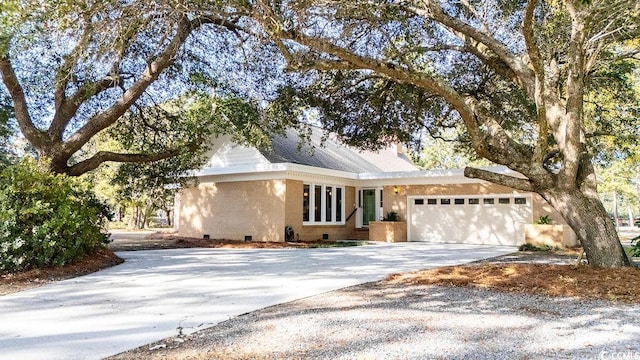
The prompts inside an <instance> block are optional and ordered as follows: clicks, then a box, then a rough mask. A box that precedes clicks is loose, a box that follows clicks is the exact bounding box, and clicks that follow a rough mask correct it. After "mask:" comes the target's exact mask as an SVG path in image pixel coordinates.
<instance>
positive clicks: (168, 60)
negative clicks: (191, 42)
mask: <svg viewBox="0 0 640 360" xmlns="http://www.w3.org/2000/svg"><path fill="white" fill-rule="evenodd" d="M205 24H216V25H218V26H222V27H225V28H228V29H229V28H231V29H237V26H236V25H235V24H234V23H233V22H230V21H228V20H226V19H222V18H218V17H214V16H205V17H198V18H195V19H193V20H189V19H188V18H187V17H186V16H185V17H182V18H181V19H180V21H179V22H178V25H177V28H176V32H175V34H174V36H173V38H172V39H171V41H170V42H169V44H168V45H167V46H166V48H165V49H164V50H163V51H162V52H161V53H160V54H158V55H157V56H156V57H155V58H154V60H153V61H151V62H150V63H149V65H148V66H147V69H146V70H145V71H144V72H143V74H142V75H141V76H140V77H139V78H138V79H137V80H136V81H135V82H134V83H133V84H132V85H131V86H130V87H129V88H128V89H127V90H126V91H125V92H124V93H123V94H122V96H121V97H120V99H118V100H117V101H116V102H115V103H114V104H113V105H111V106H110V107H109V108H107V109H106V110H104V111H103V112H101V113H99V114H97V115H95V116H94V117H92V118H91V119H89V121H88V122H87V123H86V124H85V125H84V126H82V127H81V128H80V129H78V130H77V131H76V132H75V133H74V134H72V135H71V136H70V137H69V139H68V140H67V141H66V142H65V143H64V145H63V153H62V154H60V156H61V157H62V158H65V157H66V158H69V157H70V156H71V155H72V154H74V153H75V152H76V151H78V150H79V149H80V148H81V147H82V146H83V145H84V144H86V143H87V142H88V141H89V140H90V139H91V138H92V137H93V136H94V135H96V134H97V133H99V132H100V131H102V130H104V129H106V128H107V127H109V126H111V125H112V124H113V123H115V122H116V121H117V120H118V119H119V118H120V117H121V116H122V115H124V113H125V112H126V111H127V110H128V109H129V108H130V107H131V105H133V104H134V103H135V102H136V101H137V100H138V99H139V98H140V97H141V96H142V94H143V93H144V92H145V91H146V89H147V88H148V87H149V85H151V84H152V83H153V82H154V81H156V80H157V79H158V77H159V76H160V74H161V73H162V72H163V71H164V70H165V69H166V68H168V67H169V66H170V65H171V64H173V62H174V60H175V57H176V55H177V53H178V51H179V50H180V48H181V47H182V45H183V44H184V42H185V41H186V40H187V38H188V37H189V35H190V34H191V33H192V32H193V31H194V30H195V29H197V28H199V27H201V26H203V25H205Z"/></svg>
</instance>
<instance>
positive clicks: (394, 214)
mask: <svg viewBox="0 0 640 360" xmlns="http://www.w3.org/2000/svg"><path fill="white" fill-rule="evenodd" d="M383 221H400V215H398V213H397V212H395V211H389V212H388V213H387V216H386V217H385V218H384V219H383Z"/></svg>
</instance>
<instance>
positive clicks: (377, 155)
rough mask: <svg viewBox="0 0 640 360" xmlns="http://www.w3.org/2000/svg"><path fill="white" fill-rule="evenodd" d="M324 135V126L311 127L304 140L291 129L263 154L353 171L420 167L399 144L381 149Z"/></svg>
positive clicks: (278, 159)
mask: <svg viewBox="0 0 640 360" xmlns="http://www.w3.org/2000/svg"><path fill="white" fill-rule="evenodd" d="M323 135H324V133H323V131H322V130H321V129H319V128H316V127H312V128H311V134H310V136H309V137H308V138H307V139H304V140H302V139H301V137H300V135H299V134H298V132H297V131H296V130H294V129H288V130H287V131H286V135H284V136H276V137H274V138H273V140H272V148H271V149H270V150H268V151H262V154H263V155H264V157H265V158H266V159H267V160H268V161H269V162H271V163H292V164H300V165H307V166H314V167H319V168H324V169H331V170H339V171H346V172H352V173H368V172H396V171H415V170H418V169H417V168H416V167H415V166H414V165H413V163H412V162H411V159H409V157H407V155H406V154H405V153H404V151H400V153H399V152H398V147H397V146H396V145H393V146H388V147H386V148H383V149H380V150H378V151H369V150H359V149H356V148H353V147H350V146H348V145H345V144H343V143H342V142H340V141H339V140H338V139H336V138H335V136H331V135H329V136H328V137H327V138H326V139H323ZM305 140H306V141H305Z"/></svg>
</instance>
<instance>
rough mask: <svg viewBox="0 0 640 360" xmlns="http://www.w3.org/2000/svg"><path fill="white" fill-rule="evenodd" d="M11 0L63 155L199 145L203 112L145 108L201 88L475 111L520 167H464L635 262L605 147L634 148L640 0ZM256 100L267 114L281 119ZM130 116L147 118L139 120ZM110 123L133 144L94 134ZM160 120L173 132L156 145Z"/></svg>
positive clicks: (361, 106) (45, 146) (3, 42)
mask: <svg viewBox="0 0 640 360" xmlns="http://www.w3.org/2000/svg"><path fill="white" fill-rule="evenodd" d="M6 9H7V10H6V11H3V13H2V15H0V26H2V28H1V29H0V74H1V75H2V79H3V83H4V85H5V86H4V89H5V91H6V93H7V95H8V96H10V98H11V101H12V104H13V109H12V110H13V114H14V116H15V120H16V122H17V124H18V126H19V128H20V130H21V132H22V133H23V134H24V136H25V137H26V139H27V140H28V141H29V142H30V143H31V144H32V145H33V146H34V147H35V148H36V149H37V151H38V154H39V156H40V159H41V161H43V162H46V163H47V166H48V168H49V169H50V170H51V171H54V172H61V173H67V174H72V175H77V174H82V173H83V172H85V171H88V170H91V169H95V168H96V167H97V166H99V165H100V164H101V163H103V162H105V161H120V162H141V161H143V162H144V161H153V160H161V159H165V158H169V157H171V156H176V155H178V154H179V153H183V152H184V151H186V150H188V149H193V148H194V147H197V146H198V144H200V143H202V141H203V139H204V138H205V137H206V135H207V134H206V132H205V131H204V130H205V129H208V127H206V126H203V127H181V126H177V127H176V129H178V130H176V131H175V133H172V134H173V135H168V134H169V133H167V132H164V134H163V131H160V132H156V131H155V129H154V127H157V126H155V125H153V126H147V125H149V121H148V119H149V118H150V116H149V115H148V114H153V117H154V118H156V117H157V118H159V119H173V120H171V123H172V124H173V121H174V120H175V121H177V120H178V119H180V117H177V118H171V116H172V111H167V109H166V108H163V107H159V106H158V105H159V104H163V103H166V102H167V101H170V100H171V99H181V100H182V101H185V99H186V98H184V97H181V96H183V95H184V94H187V93H188V92H189V91H191V90H200V91H201V92H202V91H206V90H210V89H211V88H215V90H216V92H224V93H225V94H227V95H240V96H241V97H242V96H244V97H248V98H252V99H254V100H255V101H257V102H261V101H265V100H271V99H272V98H273V97H275V96H277V102H275V103H274V104H273V105H272V106H270V107H269V110H272V112H271V114H272V115H273V114H276V115H278V116H280V118H281V119H284V120H283V121H284V122H287V123H293V122H292V121H291V120H292V119H298V120H300V122H304V117H305V115H308V114H309V113H310V112H309V109H313V111H314V112H315V113H317V114H318V115H319V117H318V120H319V121H320V122H321V123H322V124H323V126H324V127H325V128H326V129H327V130H329V131H333V132H336V133H337V134H339V135H340V136H341V137H342V138H343V139H344V140H345V141H347V142H350V143H352V144H356V145H358V146H361V147H371V148H374V147H377V146H380V145H381V144H382V143H384V142H387V141H389V140H390V139H393V140H401V141H407V142H408V141H412V140H413V139H415V138H417V137H419V136H421V135H422V134H425V133H428V134H430V135H431V136H435V137H438V136H441V135H442V134H444V133H446V132H447V131H450V130H451V129H463V132H462V133H461V134H460V136H459V138H458V140H459V141H460V142H462V143H464V144H465V146H467V147H469V148H471V149H473V151H474V152H475V153H476V155H477V156H479V157H481V158H484V159H486V160H488V161H491V162H493V163H497V164H501V165H504V166H507V167H509V168H511V169H513V170H515V171H517V172H519V173H520V174H522V176H508V175H505V174H498V173H492V172H489V171H486V170H482V169H479V168H473V167H467V168H466V170H465V175H466V176H468V177H473V178H478V179H482V180H486V181H490V182H493V183H496V184H500V185H505V186H508V187H511V188H514V189H517V190H521V191H531V192H535V193H538V194H540V195H541V196H542V197H543V198H544V199H546V200H547V201H548V202H549V203H550V204H551V205H552V206H553V207H554V208H555V209H556V210H558V211H559V212H560V213H561V214H562V215H563V217H564V219H565V220H566V221H567V222H568V223H569V224H570V226H571V227H572V228H573V229H574V230H575V232H576V233H577V235H578V237H579V239H580V241H581V242H582V245H583V246H584V248H585V251H586V253H587V257H588V259H589V261H590V263H591V264H592V265H594V266H623V265H628V264H629V262H628V259H627V258H626V256H625V255H624V252H623V250H622V247H621V245H620V242H619V239H618V237H617V234H616V231H615V228H614V227H613V224H612V222H611V221H610V219H609V217H608V215H607V213H606V211H605V210H604V207H603V206H602V203H601V201H600V200H599V197H598V192H597V178H596V174H595V170H594V166H593V162H594V160H606V159H607V157H609V158H612V159H614V158H616V157H619V156H621V155H620V154H622V153H632V152H633V151H636V150H634V147H633V146H630V144H634V142H637V139H638V136H639V132H640V126H639V125H638V115H637V114H638V109H637V102H634V101H633V99H634V96H636V95H634V90H633V89H634V88H633V86H632V83H633V82H634V81H635V80H634V79H635V78H634V76H633V75H634V74H636V75H637V69H638V63H639V61H640V55H639V54H640V48H639V44H640V26H638V24H640V3H638V2H637V1H634V0H617V1H604V0H591V1H584V0H564V1H558V0H548V1H543V0H519V1H504V0H490V1H467V0H464V1H456V2H448V1H437V0H422V1H381V0H375V1H366V2H360V1H308V0H294V1H287V2H282V1H266V0H256V1H254V2H246V1H225V2H218V1H206V0H191V1H188V2H184V3H182V2H181V3H178V2H175V1H173V0H160V1H156V2H146V1H138V0H132V1H128V2H125V3H123V2H121V1H116V0H105V1H100V2H75V1H70V0H61V1H56V2H45V3H40V2H35V1H30V0H27V1H16V0H10V1H7V6H6ZM3 10H4V9H3ZM105 29H108V31H105ZM239 70H242V71H239ZM283 70H284V71H287V72H288V74H287V75H286V76H284V75H283V74H282V71H283ZM247 74H250V75H247ZM285 85H286V86H285ZM630 89H631V90H630ZM636 94H637V93H636ZM636 99H637V97H636ZM186 101H187V102H188V101H189V100H186ZM261 106H262V107H263V108H264V104H262V103H261ZM159 111H161V112H165V113H166V114H160V113H159ZM259 113H260V112H259ZM258 118H259V119H258V121H257V123H259V124H261V125H258V126H257V128H262V127H264V128H269V127H271V126H274V124H279V125H282V122H278V121H275V122H274V123H272V122H270V121H271V120H269V117H266V116H262V115H261V114H259V116H258ZM145 119H146V120H145ZM212 121H213V120H212ZM130 122H131V123H136V124H139V125H140V124H141V125H142V126H143V127H142V128H141V129H144V130H141V131H140V132H138V131H134V130H131V131H126V129H129V128H128V126H129V125H130ZM228 123H231V121H229V122H228ZM293 125H295V124H293ZM145 127H146V128H145ZM109 128H112V129H115V134H117V133H120V135H121V136H122V137H121V138H119V141H121V142H122V144H124V145H126V146H124V147H123V149H122V150H126V151H122V152H114V151H104V150H99V149H98V150H96V151H95V152H88V153H83V152H82V150H83V148H84V149H85V150H87V149H86V148H85V146H86V145H87V144H89V143H90V142H91V140H92V139H94V138H95V136H96V135H98V134H100V133H101V132H104V131H106V130H108V129H109ZM159 128H163V127H159ZM171 128H172V130H173V128H174V127H173V126H171ZM132 129H133V128H132ZM163 129H165V130H166V128H163ZM249 129H250V128H249ZM156 133H157V134H159V136H160V135H162V136H165V138H168V139H170V140H171V141H168V142H166V144H170V145H168V146H159V145H158V144H164V143H165V142H164V141H162V140H161V141H159V142H156V143H155V145H149V146H146V145H143V144H154V143H153V142H151V143H147V141H150V140H151V139H158V138H159V137H156V136H155V134H156ZM249 133H251V131H249ZM151 134H153V135H154V136H152V135H151ZM139 141H143V142H142V143H140V142H139ZM607 146H608V147H609V148H610V149H615V151H613V152H607V151H604V150H603V149H604V148H605V147H607ZM625 149H626V150H625Z"/></svg>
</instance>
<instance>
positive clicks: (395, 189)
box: [393, 185, 398, 195]
mask: <svg viewBox="0 0 640 360" xmlns="http://www.w3.org/2000/svg"><path fill="white" fill-rule="evenodd" d="M393 192H394V193H395V194H396V195H398V186H397V185H396V186H394V187H393Z"/></svg>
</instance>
